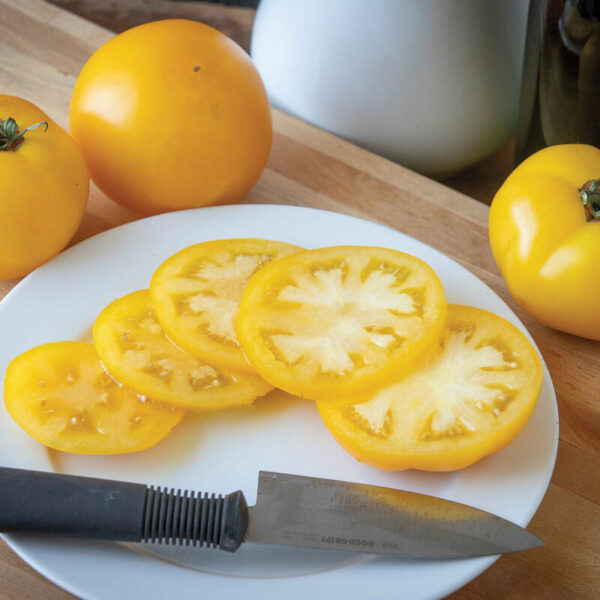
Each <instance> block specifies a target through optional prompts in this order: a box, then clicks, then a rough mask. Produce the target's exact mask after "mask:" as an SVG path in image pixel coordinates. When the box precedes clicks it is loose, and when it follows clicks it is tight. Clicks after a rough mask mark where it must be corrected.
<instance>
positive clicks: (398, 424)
mask: <svg viewBox="0 0 600 600" xmlns="http://www.w3.org/2000/svg"><path fill="white" fill-rule="evenodd" d="M541 382H542V366H541V362H540V359H539V357H538V355H537V353H536V351H535V349H534V348H533V346H532V345H531V344H530V343H529V341H528V340H527V338H526V337H525V336H524V335H523V334H522V333H521V332H520V331H519V330H518V329H517V328H516V327H514V326H513V325H511V324H510V323H509V322H508V321H505V320H504V319H502V318H501V317H499V316H497V315H494V314H492V313H489V312H487V311H485V310H481V309H478V308H472V307H469V306H457V305H452V304H451V305H449V306H448V326H447V330H446V333H445V335H444V338H443V340H442V342H441V343H440V344H438V345H437V346H436V348H434V349H432V352H431V354H430V355H429V357H428V358H427V360H426V361H424V362H423V363H422V364H421V365H420V366H419V368H418V369H417V370H415V371H414V372H413V373H411V374H410V375H409V376H408V377H406V378H404V379H402V380H401V381H400V382H398V383H395V384H393V385H391V386H388V387H384V388H382V389H380V390H378V391H377V392H375V393H373V394H371V395H370V396H367V397H366V398H363V399H362V400H360V401H358V402H353V403H347V404H343V405H342V404H331V403H327V404H326V403H320V404H319V405H318V408H319V412H320V413H321V417H322V418H323V421H324V422H325V425H326V426H327V428H328V429H329V431H330V432H331V434H332V435H333V436H334V437H335V438H336V440H337V441H338V442H339V443H340V445H341V446H342V447H343V448H344V449H345V450H347V451H348V452H349V453H350V454H352V455H353V456H354V457H355V458H357V459H358V460H361V461H364V462H366V463H367V464H370V465H372V466H375V467H378V468H380V469H387V470H393V471H398V470H402V469H421V470H425V471H449V470H454V469H461V468H463V467H466V466H468V465H470V464H473V463H474V462H476V461H478V460H479V459H481V458H483V457H484V456H487V455H489V454H492V453H493V452H497V451H498V450H501V449H502V448H504V447H505V446H506V445H508V444H509V443H510V442H511V441H512V440H513V439H514V438H515V437H516V436H517V435H518V433H519V432H520V431H521V430H522V429H523V427H524V426H525V424H526V423H527V421H528V420H529V417H530V416H531V414H532V412H533V409H534V408H535V404H536V401H537V397H538V394H539V391H540V386H541Z"/></svg>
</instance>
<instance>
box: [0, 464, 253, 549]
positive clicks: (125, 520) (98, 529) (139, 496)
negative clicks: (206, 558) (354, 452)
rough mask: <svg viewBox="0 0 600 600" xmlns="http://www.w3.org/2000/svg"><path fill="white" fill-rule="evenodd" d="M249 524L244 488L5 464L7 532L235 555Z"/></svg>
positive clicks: (3, 519)
mask: <svg viewBox="0 0 600 600" xmlns="http://www.w3.org/2000/svg"><path fill="white" fill-rule="evenodd" d="M247 527H248V508H247V505H246V501H245V498H244V495H243V494H242V492H240V491H238V492H233V493H231V494H228V495H226V496H221V495H218V496H216V495H215V494H212V495H210V496H209V495H208V494H201V493H196V492H189V491H188V490H184V491H182V490H179V489H177V490H175V489H173V488H171V489H170V490H168V489H167V488H160V487H157V488H155V487H153V486H151V487H147V486H145V485H141V484H136V483H126V482H122V481H109V480H105V479H94V478H90V477H76V476H74V475H60V474H57V473H42V472H39V471H27V470H22V469H10V468H7V467H0V531H1V532H4V533H11V532H13V533H16V532H20V533H25V532H26V533H36V534H38V533H39V534H48V535H54V536H61V537H71V538H89V539H103V540H115V541H129V542H139V541H147V542H158V543H167V544H180V545H181V544H186V545H190V544H191V545H194V546H207V547H212V548H220V549H222V550H226V551H228V552H235V551H236V550H237V549H238V548H239V547H240V545H241V543H242V541H243V539H244V534H245V533H246V529H247Z"/></svg>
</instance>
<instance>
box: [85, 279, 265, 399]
mask: <svg viewBox="0 0 600 600" xmlns="http://www.w3.org/2000/svg"><path fill="white" fill-rule="evenodd" d="M93 335H94V343H95V344H96V348H97V349H98V354H99V355H100V358H101V359H102V362H103V363H104V366H105V368H106V369H107V371H108V372H109V373H110V374H111V375H112V376H113V377H114V378H115V379H117V380H118V381H120V382H122V383H124V384H125V385H127V386H128V387H130V388H131V389H132V390H135V391H136V392H138V393H140V394H144V395H147V396H151V397H152V398H154V399H155V400H158V401H161V402H167V403H169V404H172V405H174V406H180V407H184V408H189V409H192V410H198V411H202V410H219V409H222V408H229V407H231V406H242V405H247V404H252V402H254V400H255V399H256V398H258V397H259V396H262V395H264V394H266V393H267V392H269V391H271V390H272V389H273V386H271V385H270V384H268V383H267V382H266V381H264V380H263V379H261V378H260V377H258V376H256V375H248V374H247V373H238V372H235V371H231V370H229V369H225V368H223V367H214V366H212V365H210V364H208V363H206V362H205V361H203V360H201V359H199V358H196V357H194V356H191V355H190V354H188V353H187V352H184V351H183V350H181V349H180V348H178V347H177V346H176V345H175V344H173V342H171V340H170V339H169V338H168V337H167V336H166V335H165V333H164V331H163V330H162V328H161V326H160V324H159V323H158V320H157V319H156V316H155V314H154V310H153V308H152V305H151V304H150V294H149V293H148V290H140V291H138V292H134V293H133V294H129V295H128V296H124V297H123V298H119V299H117V300H115V301H114V302H112V303H111V304H109V305H108V306H107V307H106V308H105V309H104V310H103V311H102V312H101V313H100V315H99V316H98V318H97V319H96V322H95V323H94V329H93Z"/></svg>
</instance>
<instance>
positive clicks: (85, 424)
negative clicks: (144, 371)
mask: <svg viewBox="0 0 600 600" xmlns="http://www.w3.org/2000/svg"><path fill="white" fill-rule="evenodd" d="M4 401H5V404H6V409H7V410H8V413H9V414H10V415H11V417H12V418H13V419H14V420H15V421H16V422H17V424H18V425H20V426H21V427H22V428H23V429H24V430H25V431H26V432H27V433H28V434H29V435H31V436H32V437H33V438H35V439H36V440H37V441H38V442H40V443H42V444H44V445H45V446H48V447H50V448H54V449H56V450H61V451H63V452H73V453H78V454H120V453H126V452H136V451H139V450H145V449H146V448H149V447H151V446H154V445H155V444H157V443H158V442H159V441H160V440H161V439H163V438H164V437H165V436H167V435H168V434H169V432H170V431H171V429H172V428H173V427H174V426H175V425H177V424H178V423H179V421H181V418H182V417H183V414H184V412H183V411H182V410H177V409H173V408H171V407H166V406H161V405H157V404H155V403H154V402H153V401H152V400H149V399H146V398H140V396H138V395H137V394H135V393H134V392H132V391H130V390H128V389H127V388H124V387H122V386H121V385H120V384H118V383H117V382H116V381H115V380H114V379H112V378H111V377H110V376H109V375H108V374H107V373H106V372H105V371H104V369H103V368H102V364H101V363H100V360H99V358H98V354H97V353H96V350H95V348H94V346H93V345H91V344H87V343H84V342H55V343H50V344H44V345H42V346H36V347H35V348H32V349H31V350H28V351H27V352H25V353H23V354H21V355H19V356H17V357H16V358H15V359H14V360H13V361H12V362H11V363H10V364H9V366H8V368H7V371H6V379H5V382H4Z"/></svg>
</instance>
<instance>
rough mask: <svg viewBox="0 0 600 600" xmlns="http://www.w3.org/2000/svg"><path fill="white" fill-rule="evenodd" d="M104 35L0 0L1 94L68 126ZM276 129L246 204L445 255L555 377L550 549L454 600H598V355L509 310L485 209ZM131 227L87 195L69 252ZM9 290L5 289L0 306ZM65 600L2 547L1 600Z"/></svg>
mask: <svg viewBox="0 0 600 600" xmlns="http://www.w3.org/2000/svg"><path fill="white" fill-rule="evenodd" d="M111 35H112V33H110V32H109V31H107V30H105V29H102V28H100V27H98V26H97V25H94V24H92V23H90V22H87V21H85V20H83V19H81V18H79V17H76V16H74V15H73V14H71V13H67V12H65V11H63V10H61V9H60V8H57V7H56V6H51V5H49V4H46V3H44V2H42V1H41V0H0V92H2V93H7V94H15V95H19V96H23V97H25V98H28V99H29V100H31V101H33V102H35V103H36V104H38V105H39V106H41V107H42V108H43V109H44V110H45V111H46V112H48V114H49V115H50V116H51V117H52V118H53V119H55V120H56V121H58V122H59V123H60V124H62V125H63V126H66V124H67V110H68V104H69V97H70V93H71V89H72V87H73V85H74V82H75V77H76V76H77V73H78V72H79V70H80V68H81V67H82V65H83V64H84V62H85V61H86V59H87V58H88V57H89V56H90V54H91V53H92V52H93V51H94V50H95V49H96V48H97V47H98V46H99V45H100V44H102V43H103V42H105V41H106V40H108V39H109V38H110V37H111ZM274 118H275V139H274V145H273V152H272V155H271V159H270V161H269V165H268V167H267V169H266V171H265V172H264V174H263V176H262V178H261V179H260V181H259V182H258V183H257V185H256V186H255V187H254V189H253V190H252V191H251V192H250V193H249V194H248V196H247V197H246V198H245V201H246V202H251V203H280V204H294V205H303V206H313V207H319V208H325V209H329V210H334V211H338V212H342V213H347V214H352V215H356V216H359V217H363V218H366V219H370V220H372V221H377V222H380V223H384V224H386V225H388V226H390V227H394V228H397V229H399V230H401V231H404V232H406V233H408V234H409V235H411V236H413V237H416V238H418V239H420V240H422V241H424V242H426V243H427V244H429V245H431V246H433V247H435V248H437V249H439V250H441V251H442V252H444V253H445V254H447V255H448V256H451V257H452V258H454V259H456V260H458V261H459V262H461V263H462V264H463V265H465V266H466V267H467V268H468V269H469V270H470V271H472V272H473V273H475V274H476V275H477V276H478V277H480V278H481V279H482V280H483V281H485V282H486V283H487V284H489V285H490V286H491V287H492V288H493V289H494V290H495V291H496V292H497V293H498V294H500V296H502V297H503V298H504V299H505V300H506V301H507V302H508V303H509V304H510V305H511V307H512V308H514V309H515V310H516V312H517V313H518V314H519V316H520V318H522V319H523V321H524V323H525V324H526V325H527V327H528V328H529V330H530V332H531V333H532V335H533V336H534V338H535V340H536V342H537V344H538V345H539V347H540V348H541V350H542V353H543V355H544V358H545V359H546V362H547V364H548V367H549V369H550V373H551V375H552V378H553V380H554V384H555V387H556V392H557V395H558V403H559V411H560V420H561V421H560V424H561V433H560V444H559V452H558V460H557V464H556V469H555V472H554V476H553V478H552V482H551V484H550V487H549V489H548V492H547V494H546V497H545V498H544V501H543V502H542V505H541V507H540V509H539V510H538V512H537V514H536V515H535V517H534V519H533V521H532V522H531V524H530V527H529V528H530V530H531V531H532V532H533V533H535V534H537V535H539V536H540V537H541V538H543V539H544V540H545V541H546V542H547V545H546V546H545V547H543V548H539V549H535V550H532V551H529V552H524V553H521V554H516V555H508V556H505V557H503V558H501V559H500V560H498V561H497V562H496V563H495V564H494V565H493V566H492V567H491V568H490V569H488V570H487V571H486V572H484V573H483V574H482V575H480V576H479V577H478V578H477V579H476V580H474V581H473V582H471V583H470V584H468V585H467V586H465V587H464V588H463V589H461V590H459V591H458V592H456V593H454V594H453V595H452V596H451V598H452V599H453V600H475V599H478V600H484V599H485V600H494V599H506V598H511V599H513V598H514V599H540V600H541V599H551V600H559V599H583V598H590V599H591V598H595V599H597V598H600V344H599V343H597V342H591V341H588V340H583V339H580V338H576V337H573V336H569V335H566V334H562V333H559V332H556V331H552V330H550V329H547V328H545V327H542V326H541V325H539V324H537V323H535V322H534V321H533V320H531V319H530V318H528V317H527V316H526V315H524V314H523V313H522V312H521V311H519V310H518V309H517V308H516V306H515V304H514V302H512V300H511V298H510V297H509V296H508V293H507V290H506V286H505V284H504V282H503V280H502V278H501V277H500V275H499V274H498V271H497V269H496V267H495V264H494V260H493V257H492V255H491V252H490V249H489V245H488V239H487V216H488V207H487V206H486V205H484V204H482V203H480V202H477V201H475V200H473V199H471V198H469V197H467V196H464V195H462V194H461V193H458V192H456V191H453V190H451V189H449V188H447V187H444V186H442V185H440V184H439V183H436V182H434V181H431V180H429V179H426V178H424V177H421V176H419V175H416V174H415V173H413V172H411V171H409V170H407V169H404V168H402V167H400V166H398V165H396V164H393V163H391V162H389V161H386V160H384V159H382V158H380V157H378V156H375V155H373V154H370V153H369V152H366V151H365V150H362V149H359V148H357V147H356V146H353V145H352V144H349V143H347V142H345V141H342V140H340V139H339V138H336V137H335V136H332V135H329V134H326V133H324V132H322V131H320V130H318V129H316V128H314V127H311V126H308V125H306V124H305V123H302V122H300V121H298V120H296V119H294V118H291V117H289V116H287V115H285V114H282V113H279V112H276V113H275V115H274ZM135 218H136V216H135V215H133V214H131V213H129V212H127V211H125V210H124V209H122V208H120V207H118V206H117V205H116V204H114V203H112V202H111V201H110V200H108V199H107V198H106V197H104V196H103V195H102V194H101V193H100V192H99V191H98V190H97V189H93V190H92V192H91V197H90V203H89V208H88V212H87V215H86V217H85V219H84V221H83V223H82V225H81V227H80V229H79V231H78V233H77V235H76V237H75V240H74V241H80V240H82V239H85V238H87V237H89V236H91V235H93V234H95V233H98V232H100V231H103V230H105V229H108V228H110V227H113V226H115V225H118V224H121V223H125V222H127V221H131V220H133V219H135ZM16 283H17V282H16V281H9V282H2V283H0V298H1V297H3V296H4V295H5V294H6V293H7V292H8V291H9V290H10V289H11V288H12V287H13V286H14V285H15V284H16ZM70 597H71V596H70V595H69V594H67V593H66V592H64V591H62V590H60V589H58V588H57V587H56V586H54V585H53V584H52V583H50V582H48V581H47V580H45V579H44V578H43V577H41V576H40V575H38V574H37V573H36V572H34V571H33V570H32V569H31V568H30V567H29V566H27V565H26V564H25V563H23V562H22V561H21V560H20V559H19V558H18V557H17V556H16V555H15V554H13V553H12V552H11V551H10V549H9V548H8V547H7V546H6V545H5V544H4V543H2V542H0V599H2V600H22V599H24V598H27V599H31V600H33V599H40V600H41V599H43V600H59V599H60V600H64V599H65V598H70Z"/></svg>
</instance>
